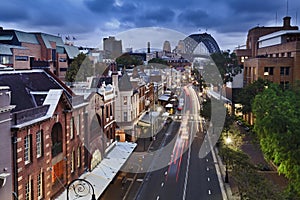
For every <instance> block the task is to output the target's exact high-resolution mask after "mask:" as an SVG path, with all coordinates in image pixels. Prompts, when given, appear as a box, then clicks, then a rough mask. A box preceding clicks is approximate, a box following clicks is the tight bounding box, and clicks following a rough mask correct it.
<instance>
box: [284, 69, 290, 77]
mask: <svg viewBox="0 0 300 200" xmlns="http://www.w3.org/2000/svg"><path fill="white" fill-rule="evenodd" d="M285 75H286V76H289V75H290V67H286V68H285Z"/></svg>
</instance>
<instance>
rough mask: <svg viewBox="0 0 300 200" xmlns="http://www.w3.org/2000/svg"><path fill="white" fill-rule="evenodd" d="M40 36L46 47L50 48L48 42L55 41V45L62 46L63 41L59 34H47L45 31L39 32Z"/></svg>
mask: <svg viewBox="0 0 300 200" xmlns="http://www.w3.org/2000/svg"><path fill="white" fill-rule="evenodd" d="M41 36H42V39H43V41H44V43H45V46H46V48H47V49H51V48H52V47H51V44H50V42H55V43H56V46H60V47H64V42H63V40H62V39H61V37H59V36H55V35H49V34H46V33H41Z"/></svg>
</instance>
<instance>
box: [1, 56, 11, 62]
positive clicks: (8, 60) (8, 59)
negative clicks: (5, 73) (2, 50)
mask: <svg viewBox="0 0 300 200" xmlns="http://www.w3.org/2000/svg"><path fill="white" fill-rule="evenodd" d="M0 64H13V57H12V56H4V55H2V56H1V55H0Z"/></svg>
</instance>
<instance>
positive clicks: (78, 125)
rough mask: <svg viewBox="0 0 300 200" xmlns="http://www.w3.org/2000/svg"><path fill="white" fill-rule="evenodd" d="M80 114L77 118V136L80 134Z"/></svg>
mask: <svg viewBox="0 0 300 200" xmlns="http://www.w3.org/2000/svg"><path fill="white" fill-rule="evenodd" d="M80 128H81V127H80V113H79V114H78V117H77V119H76V133H77V135H79V134H80Z"/></svg>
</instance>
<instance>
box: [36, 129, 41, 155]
mask: <svg viewBox="0 0 300 200" xmlns="http://www.w3.org/2000/svg"><path fill="white" fill-rule="evenodd" d="M35 139H36V157H37V158H39V157H41V156H42V155H43V130H39V131H38V132H36V138H35Z"/></svg>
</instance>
